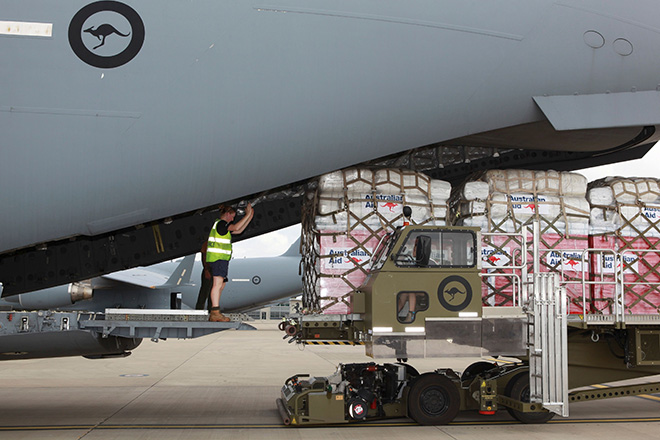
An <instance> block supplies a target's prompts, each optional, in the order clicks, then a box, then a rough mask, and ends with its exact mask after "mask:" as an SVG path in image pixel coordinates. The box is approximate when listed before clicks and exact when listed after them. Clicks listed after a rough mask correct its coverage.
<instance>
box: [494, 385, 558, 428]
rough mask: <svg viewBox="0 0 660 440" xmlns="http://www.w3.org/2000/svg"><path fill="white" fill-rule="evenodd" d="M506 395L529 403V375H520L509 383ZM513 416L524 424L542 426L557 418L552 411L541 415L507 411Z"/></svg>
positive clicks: (508, 409) (509, 409)
mask: <svg viewBox="0 0 660 440" xmlns="http://www.w3.org/2000/svg"><path fill="white" fill-rule="evenodd" d="M505 393H506V395H507V396H509V397H511V398H512V399H515V400H520V401H521V402H529V374H528V373H523V374H519V375H517V376H516V377H514V378H513V379H511V380H510V381H509V383H508V384H507V386H506V391H505ZM506 410H507V411H508V412H509V414H511V416H512V417H513V418H514V419H516V420H518V421H519V422H522V423H527V424H541V423H546V422H547V421H548V420H550V419H551V418H553V417H554V416H555V414H554V413H551V412H550V411H547V412H539V413H523V412H520V411H516V410H515V409H511V408H508V407H507V409H506Z"/></svg>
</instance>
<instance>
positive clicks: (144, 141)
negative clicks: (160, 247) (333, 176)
mask: <svg viewBox="0 0 660 440" xmlns="http://www.w3.org/2000/svg"><path fill="white" fill-rule="evenodd" d="M0 48H1V52H0V53H1V54H2V59H3V60H4V62H3V63H2V64H1V65H0V83H2V84H3V87H2V88H0V188H1V189H2V191H0V206H1V207H2V213H1V214H0V231H1V232H0V255H2V254H5V253H7V252H11V251H12V250H16V249H21V248H26V247H28V246H34V245H37V244H39V243H43V242H48V241H50V240H58V239H63V238H67V237H75V236H81V235H82V236H90V235H97V234H103V233H106V232H109V231H118V230H121V229H123V228H128V227H131V226H135V225H139V224H144V223H146V222H149V221H152V220H156V219H163V218H166V217H168V216H172V215H177V214H179V213H184V212H189V211H194V210H197V209H200V208H204V207H209V206H212V205H214V204H217V203H220V202H223V201H228V200H236V199H239V198H243V197H246V196H248V195H251V194H259V193H261V192H262V191H265V190H268V189H271V188H275V187H279V186H282V185H286V184H289V183H292V182H297V181H301V180H304V179H308V178H310V177H313V176H317V175H320V174H322V173H325V172H329V171H332V170H335V169H339V168H342V167H345V166H349V165H352V164H356V163H360V162H363V161H366V160H369V159H373V158H377V157H383V156H385V155H389V154H393V153H397V152H402V151H405V150H409V149H412V148H416V147H420V146H425V145H430V144H434V143H439V142H445V141H452V142H454V143H458V144H460V145H468V146H469V145H499V146H501V145H512V146H513V145H515V146H517V147H520V148H537V149H539V148H541V149H549V150H566V149H591V150H594V151H596V150H607V149H608V148H612V147H615V146H619V145H622V144H624V143H626V142H630V146H634V145H635V142H636V141H635V140H634V139H636V136H637V135H638V133H639V132H640V130H641V129H642V128H643V127H650V128H651V131H650V133H654V132H655V127H656V126H660V105H658V104H660V97H659V96H660V92H658V87H660V8H658V7H657V2H655V1H652V0H631V1H629V2H622V1H621V0H579V1H578V0H557V1H555V0H498V1H489V2H464V1H460V0H414V1H406V2H401V1H393V0H378V1H376V0H360V1H347V0H325V1H319V0H305V1H302V0H281V1H278V2H267V3H264V2H258V1H250V0H244V1H238V2H236V1H235V2H229V1H224V0H198V1H195V2H177V1H159V2H145V1H139V2H138V1H135V0H123V2H114V1H105V2H93V1H90V0H57V1H52V0H51V1H43V0H5V1H4V2H3V4H2V8H1V9H0ZM548 122H549V123H551V124H552V125H550V124H548ZM544 124H545V125H544ZM548 127H549V128H548ZM508 129H511V130H512V131H507V130H508ZM502 130H504V131H502ZM484 133H486V135H483V134H484ZM490 134H492V136H491V135H490ZM657 139H658V138H657V135H655V134H653V135H650V136H646V137H645V138H644V142H647V143H648V142H654V141H656V140H657ZM582 141H583V143H580V142H582ZM637 143H639V142H637ZM0 281H2V280H0Z"/></svg>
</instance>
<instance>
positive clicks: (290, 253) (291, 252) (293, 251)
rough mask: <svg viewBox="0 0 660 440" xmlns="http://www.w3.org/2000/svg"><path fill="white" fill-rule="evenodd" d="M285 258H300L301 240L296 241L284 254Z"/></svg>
mask: <svg viewBox="0 0 660 440" xmlns="http://www.w3.org/2000/svg"><path fill="white" fill-rule="evenodd" d="M282 256H285V257H299V256H300V238H298V240H296V241H294V242H293V244H292V245H291V246H290V247H289V249H287V251H286V252H284V253H283V254H282Z"/></svg>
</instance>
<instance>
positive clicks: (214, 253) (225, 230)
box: [206, 204, 254, 322]
mask: <svg viewBox="0 0 660 440" xmlns="http://www.w3.org/2000/svg"><path fill="white" fill-rule="evenodd" d="M253 215H254V210H253V209H252V205H250V204H248V205H247V207H246V208H245V216H244V217H243V218H242V219H240V220H239V221H238V222H236V223H235V224H234V223H232V222H233V221H234V218H235V217H236V210H235V209H234V208H232V207H230V206H223V207H221V208H220V218H219V219H217V220H216V221H215V223H214V224H213V227H212V228H211V232H210V233H209V240H208V246H207V250H206V262H207V263H208V267H209V269H210V270H211V275H213V287H211V314H210V315H209V321H214V322H216V321H221V322H227V321H229V318H227V317H226V316H224V315H223V314H222V313H220V295H222V290H223V289H224V288H225V284H226V283H227V281H229V280H228V279H227V273H228V271H229V260H231V252H232V248H231V236H232V234H234V235H236V234H240V233H241V232H243V231H244V230H245V228H246V227H247V225H248V224H249V223H250V220H252V216H253Z"/></svg>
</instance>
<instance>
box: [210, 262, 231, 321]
mask: <svg viewBox="0 0 660 440" xmlns="http://www.w3.org/2000/svg"><path fill="white" fill-rule="evenodd" d="M210 266H211V274H212V275H213V287H211V295H210V297H211V314H210V315H209V321H221V322H227V321H229V318H227V317H225V316H224V315H223V314H222V313H220V296H221V295H222V291H223V290H224V288H225V284H226V282H227V278H226V277H227V270H228V267H229V261H223V260H220V261H216V262H214V263H211V264H210Z"/></svg>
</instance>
